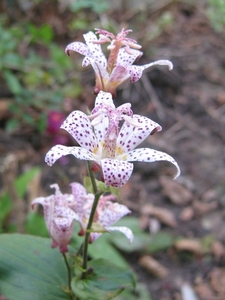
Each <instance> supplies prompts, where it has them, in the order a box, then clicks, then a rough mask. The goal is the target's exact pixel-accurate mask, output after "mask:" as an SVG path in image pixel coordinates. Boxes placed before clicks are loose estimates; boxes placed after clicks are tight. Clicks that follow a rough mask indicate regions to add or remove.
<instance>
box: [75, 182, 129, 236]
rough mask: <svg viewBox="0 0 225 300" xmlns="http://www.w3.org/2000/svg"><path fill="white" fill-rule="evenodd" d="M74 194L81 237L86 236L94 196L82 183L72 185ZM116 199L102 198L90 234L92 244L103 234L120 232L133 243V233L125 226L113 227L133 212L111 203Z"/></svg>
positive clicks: (110, 196)
mask: <svg viewBox="0 0 225 300" xmlns="http://www.w3.org/2000/svg"><path fill="white" fill-rule="evenodd" d="M71 187H72V193H73V195H74V198H75V199H76V203H75V206H74V210H75V211H76V213H77V215H78V222H79V223H80V226H81V230H80V233H79V234H80V235H84V234H85V232H86V228H87V225H88V221H89V217H90V213H91V208H92V205H93V202H94V195H93V194H87V192H86V189H85V188H84V187H83V186H82V185H81V184H80V183H76V182H75V183H71ZM114 198H115V197H114V196H112V195H109V196H101V197H100V199H99V202H98V206H97V209H96V212H95V216H94V220H93V224H92V230H93V231H94V232H91V233H90V242H93V241H95V240H96V239H97V238H98V237H99V236H100V235H101V234H102V232H105V231H108V232H111V231H120V232H122V233H123V234H124V235H125V236H126V237H127V238H128V239H129V241H130V242H132V241H133V233H132V231H131V230H130V229H129V228H127V227H124V226H112V225H113V224H114V223H116V222H117V221H119V220H120V219H121V218H122V217H123V216H125V215H127V214H129V213H131V211H130V210H129V209H128V208H127V207H126V206H125V205H123V204H119V203H117V202H113V201H111V200H112V199H114Z"/></svg>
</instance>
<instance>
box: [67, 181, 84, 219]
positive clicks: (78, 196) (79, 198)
mask: <svg viewBox="0 0 225 300" xmlns="http://www.w3.org/2000/svg"><path fill="white" fill-rule="evenodd" d="M70 186H71V188H72V194H73V196H74V199H75V205H74V206H73V207H72V208H73V210H74V211H76V212H77V213H78V215H81V214H82V207H83V205H84V201H85V199H86V196H87V191H86V189H85V188H84V186H83V185H82V184H80V183H78V182H72V183H71V184H70Z"/></svg>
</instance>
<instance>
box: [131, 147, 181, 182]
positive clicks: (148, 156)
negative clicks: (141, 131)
mask: <svg viewBox="0 0 225 300" xmlns="http://www.w3.org/2000/svg"><path fill="white" fill-rule="evenodd" d="M126 159H127V161H145V162H154V161H163V160H165V161H169V162H171V163H172V164H173V165H174V166H175V167H176V169H177V172H176V175H175V176H174V179H176V178H177V177H179V175H180V167H179V166H178V164H177V162H176V161H175V160H174V159H173V157H172V156H170V155H168V154H167V153H165V152H161V151H157V150H154V149H149V148H140V149H135V150H133V151H131V152H129V153H127V157H126Z"/></svg>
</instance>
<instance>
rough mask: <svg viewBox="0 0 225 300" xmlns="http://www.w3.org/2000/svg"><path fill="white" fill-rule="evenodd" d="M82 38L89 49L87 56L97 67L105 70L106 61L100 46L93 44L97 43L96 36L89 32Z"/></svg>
mask: <svg viewBox="0 0 225 300" xmlns="http://www.w3.org/2000/svg"><path fill="white" fill-rule="evenodd" d="M83 36H84V39H85V42H86V45H87V46H88V49H89V53H88V54H87V56H88V57H89V58H91V59H94V61H95V62H96V64H97V65H99V66H101V67H102V68H106V65H107V61H106V58H105V55H104V54H103V52H102V48H101V45H99V44H95V43H93V42H96V41H98V39H97V36H96V35H95V34H94V32H92V31H89V32H88V33H86V34H84V35H83Z"/></svg>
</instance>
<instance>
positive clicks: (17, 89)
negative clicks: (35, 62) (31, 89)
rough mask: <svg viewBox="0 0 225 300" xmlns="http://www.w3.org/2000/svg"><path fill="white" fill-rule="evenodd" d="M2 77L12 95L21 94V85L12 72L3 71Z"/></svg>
mask: <svg viewBox="0 0 225 300" xmlns="http://www.w3.org/2000/svg"><path fill="white" fill-rule="evenodd" d="M3 76H4V77H5V80H6V83H7V85H8V87H9V89H10V91H11V92H12V93H13V94H15V95H18V94H21V93H22V90H23V88H22V85H21V84H20V82H19V80H18V78H17V77H16V76H15V75H14V74H13V73H12V72H10V71H9V70H5V71H4V72H3Z"/></svg>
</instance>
